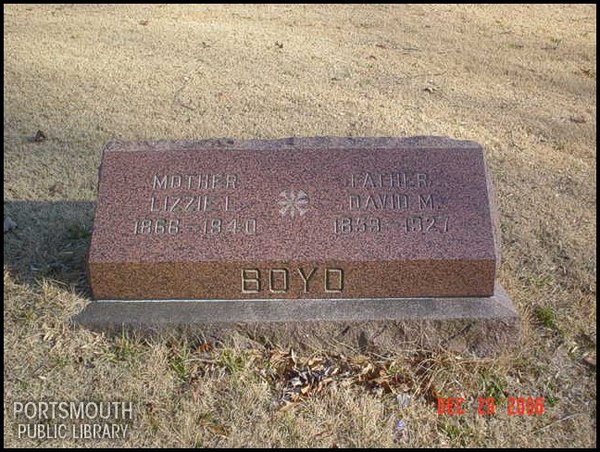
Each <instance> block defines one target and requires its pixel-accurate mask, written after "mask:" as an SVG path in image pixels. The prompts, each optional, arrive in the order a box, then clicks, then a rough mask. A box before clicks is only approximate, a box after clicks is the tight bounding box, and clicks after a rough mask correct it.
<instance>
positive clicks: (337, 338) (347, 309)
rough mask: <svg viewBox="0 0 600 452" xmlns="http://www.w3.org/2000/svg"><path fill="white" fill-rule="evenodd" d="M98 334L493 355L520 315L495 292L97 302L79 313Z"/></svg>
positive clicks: (509, 340)
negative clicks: (175, 334)
mask: <svg viewBox="0 0 600 452" xmlns="http://www.w3.org/2000/svg"><path fill="white" fill-rule="evenodd" d="M73 322H74V323H75V324H78V325H81V326H84V327H87V328H89V329H92V330H96V331H107V332H120V331H122V330H123V329H125V330H135V331H139V332H142V333H143V334H154V333H159V334H160V333H163V334H164V333H166V332H167V333H173V332H178V333H184V334H190V333H192V334H200V335H202V336H203V337H204V338H205V339H206V340H207V341H219V342H228V341H229V342H230V341H232V340H233V341H234V342H236V343H239V341H240V339H241V340H242V341H248V340H249V341H259V342H261V343H265V341H267V342H271V343H273V344H276V345H279V346H280V347H293V348H294V349H296V350H305V351H306V350H324V349H326V350H328V351H330V352H332V351H333V352H341V351H345V352H348V350H355V351H360V352H363V353H364V352H369V351H370V352H376V353H386V352H394V351H399V350H408V349H410V350H434V349H450V350H454V351H457V352H461V353H474V354H476V355H478V356H490V355H494V354H496V353H498V352H499V351H501V350H503V349H506V348H510V347H512V346H514V345H515V344H516V343H517V340H518V336H519V318H518V314H517V312H516V310H515V308H514V306H513V304H512V302H511V300H510V299H509V298H508V296H507V294H506V292H504V290H503V289H502V287H501V286H500V285H499V284H496V287H495V291H494V295H493V296H491V297H465V298H462V297H456V298H394V299H391V298H384V299H375V298H373V299H335V300H333V299H331V300H326V299H314V300H312V299H311V300H286V299H281V300H128V301H122V300H119V301H114V300H98V301H93V302H91V303H90V304H88V305H87V306H86V308H85V309H84V310H83V311H82V312H81V313H80V314H78V315H77V316H75V317H74V318H73Z"/></svg>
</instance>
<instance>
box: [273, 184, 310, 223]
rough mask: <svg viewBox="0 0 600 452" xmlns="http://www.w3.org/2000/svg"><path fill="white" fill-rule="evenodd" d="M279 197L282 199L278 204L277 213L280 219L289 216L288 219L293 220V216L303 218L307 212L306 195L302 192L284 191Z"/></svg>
mask: <svg viewBox="0 0 600 452" xmlns="http://www.w3.org/2000/svg"><path fill="white" fill-rule="evenodd" d="M279 196H280V197H281V198H282V199H280V200H279V202H278V204H279V205H280V206H281V208H280V209H279V213H280V214H281V216H282V217H285V216H286V215H288V214H289V216H290V217H292V218H294V215H296V214H299V215H300V216H303V215H304V214H305V213H306V212H308V201H309V200H308V195H307V194H306V193H305V192H304V191H302V190H298V191H294V190H284V191H282V192H281V193H280V194H279Z"/></svg>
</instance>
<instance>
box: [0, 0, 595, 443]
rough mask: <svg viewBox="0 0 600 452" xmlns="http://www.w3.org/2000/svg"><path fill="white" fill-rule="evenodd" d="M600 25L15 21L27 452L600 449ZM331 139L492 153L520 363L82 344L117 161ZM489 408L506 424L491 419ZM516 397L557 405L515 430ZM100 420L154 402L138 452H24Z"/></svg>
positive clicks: (9, 154) (191, 17)
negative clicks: (140, 147) (225, 144)
mask: <svg viewBox="0 0 600 452" xmlns="http://www.w3.org/2000/svg"><path fill="white" fill-rule="evenodd" d="M595 17H596V6H595V5H551V6H549V5H504V6H493V5H458V6H457V5H369V6H366V5H250V6H249V5H210V6H206V5H204V6H194V5H172V6H171V5H145V6H144V5H120V6H106V5H104V6H94V5H42V6H40V5H37V6H36V5H28V4H23V5H5V6H4V218H5V220H6V218H7V217H9V218H10V219H11V220H12V221H13V222H14V223H15V224H16V228H13V229H11V230H10V231H8V232H5V234H4V363H5V367H4V400H5V404H4V445H5V446H12V447H25V446H33V447H36V446H50V447H52V446H76V447H90V446H94V445H96V446H103V445H104V446H117V447H120V446H125V447H133V446H176V447H178V446H188V447H190V446H212V447H214V446H233V447H236V446H237V447H244V446H267V447H275V446H284V447H289V446H300V447H302V446H322V447H347V446H363V447H373V446H383V447H397V446H408V447H444V446H451V447H460V446H469V447H477V446H479V447H492V446H496V447H508V446H513V447H521V446H530V447H558V446H565V447H593V446H595V444H596V433H595V431H596V364H595V359H596V252H595V249H596V234H595V233H596V173H595V168H596V18H595ZM38 131H39V132H40V133H38ZM319 135H328V136H411V135H444V136H449V137H452V138H456V139H468V140H474V141H477V142H479V143H480V144H482V145H483V146H484V148H485V152H486V158H487V161H488V165H489V167H490V172H491V175H492V179H493V182H494V184H495V189H496V193H497V198H498V208H499V214H500V220H501V233H502V264H501V269H500V273H499V280H500V282H501V284H502V285H503V286H504V288H505V289H506V291H507V292H508V293H509V294H510V296H511V297H512V300H513V302H514V303H515V305H516V307H517V309H518V311H519V315H520V317H521V329H522V336H521V338H520V339H519V345H518V347H517V348H516V349H515V350H513V351H512V352H506V353H502V354H501V355H500V356H498V357H496V358H476V357H473V356H467V355H462V356H461V355H458V354H455V353H452V352H448V351H427V350H413V351H404V352H399V353H397V354H393V355H389V356H376V355H362V354H360V353H359V352H357V353H354V354H349V355H347V356H346V355H338V354H334V353H331V352H330V351H328V350H316V351H314V352H311V353H305V354H302V353H300V352H298V351H295V350H285V349H281V348H280V347H278V346H277V344H262V343H257V342H248V341H239V342H236V341H232V342H231V343H227V344H211V343H205V342H203V340H202V338H201V337H200V336H198V337H196V336H188V337H171V336H169V337H167V336H160V337H152V338H147V337H141V336H136V335H133V334H124V335H121V336H116V337H109V336H106V335H104V334H99V333H93V332H91V331H88V330H85V329H80V328H72V327H70V326H69V319H70V318H71V317H72V316H73V315H75V314H77V313H78V312H80V311H81V310H82V309H83V307H84V306H85V305H86V303H87V302H88V301H89V288H88V286H87V282H86V277H85V271H84V261H85V253H86V251H87V248H88V246H89V238H90V237H89V236H90V228H91V224H92V218H93V212H94V203H95V199H96V185H97V174H98V165H99V162H100V153H101V150H102V148H103V146H104V144H105V143H106V142H107V141H108V140H110V139H123V140H146V139H148V140H155V139H203V138H220V137H234V138H242V139H245V138H283V137H289V136H319ZM324 368H331V369H336V372H335V374H334V375H332V376H331V377H330V379H321V380H319V381H317V382H314V383H311V384H308V383H306V382H303V385H304V386H303V387H305V388H307V389H306V390H305V393H304V394H302V393H301V395H300V396H298V395H294V393H293V388H294V387H295V384H296V383H297V381H298V380H294V379H295V378H296V379H300V380H301V379H302V378H303V377H302V375H303V373H304V374H306V372H309V373H310V372H313V373H314V372H320V371H323V369H324ZM290 394H291V395H290ZM436 396H442V397H463V398H465V399H466V402H465V405H466V406H467V410H466V413H465V414H464V415H462V416H440V415H438V414H437V412H436V403H435V397H436ZM399 397H400V398H399ZM479 397H494V398H495V400H496V404H497V408H496V413H495V414H494V415H487V416H481V415H478V414H477V408H478V398H479ZM511 397H517V398H518V397H525V398H527V397H535V398H541V397H543V398H544V403H545V412H544V414H542V415H537V416H527V415H524V416H519V415H513V416H510V415H508V413H507V405H508V404H509V402H510V398H511ZM406 398H409V399H410V402H409V403H408V405H407V406H404V403H399V400H400V401H403V400H406ZM90 400H91V401H131V402H132V403H133V406H134V411H135V416H134V419H133V421H132V422H131V424H130V425H129V428H128V434H127V436H126V438H125V439H118V440H117V439H90V440H84V439H76V438H64V439H63V438H56V439H51V438H50V439H44V440H41V439H30V438H27V437H26V436H25V437H21V438H19V434H18V425H17V424H19V422H22V421H20V420H19V419H15V417H14V416H13V407H14V405H13V404H14V402H19V401H21V402H27V401H90ZM399 421H402V423H401V424H400V425H403V427H402V428H399Z"/></svg>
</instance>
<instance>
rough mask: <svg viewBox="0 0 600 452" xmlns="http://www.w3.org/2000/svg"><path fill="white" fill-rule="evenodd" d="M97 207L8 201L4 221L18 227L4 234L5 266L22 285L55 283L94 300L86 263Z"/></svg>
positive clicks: (67, 202) (46, 202)
mask: <svg viewBox="0 0 600 452" xmlns="http://www.w3.org/2000/svg"><path fill="white" fill-rule="evenodd" d="M94 207H95V203H93V202H89V201H56V202H52V201H4V218H6V217H10V218H11V219H12V220H13V221H14V222H15V223H16V224H17V227H16V228H15V229H12V230H10V231H8V232H6V233H5V234H4V265H5V267H8V270H9V272H10V274H11V275H12V276H13V277H14V278H15V279H16V280H17V281H18V282H20V283H23V284H27V285H30V286H34V285H36V284H37V281H38V280H39V279H40V278H47V279H53V280H55V281H58V282H61V283H63V284H65V285H66V286H68V287H70V288H72V289H73V290H75V291H76V292H78V293H79V294H81V295H82V296H85V297H89V296H90V290H89V285H88V281H87V276H86V272H85V259H86V254H87V251H88V249H89V245H90V238H91V231H92V220H93V215H94Z"/></svg>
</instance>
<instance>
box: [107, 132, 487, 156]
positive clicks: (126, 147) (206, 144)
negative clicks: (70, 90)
mask: <svg viewBox="0 0 600 452" xmlns="http://www.w3.org/2000/svg"><path fill="white" fill-rule="evenodd" d="M399 147H408V148H412V149H415V148H427V149H431V148H434V149H446V148H462V149H465V148H472V149H481V148H482V147H481V145H480V144H479V143H477V142H475V141H471V140H455V139H453V138H449V137H444V136H435V135H418V136H412V137H334V136H322V137H288V138H275V139H236V138H211V139H202V140H155V141H124V140H110V141H108V142H107V143H106V146H105V148H104V150H105V151H110V152H112V151H120V152H123V151H125V152H132V151H169V150H188V149H189V150H194V149H198V148H202V149H228V150H249V149H261V150H271V149H278V150H285V149H332V148H343V149H364V148H372V149H375V148H376V149H393V148H399Z"/></svg>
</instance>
